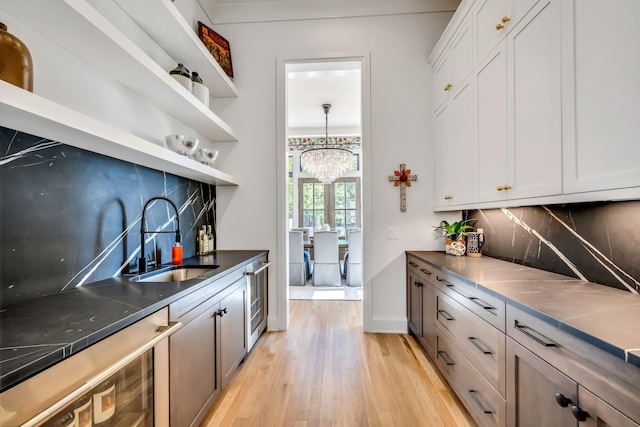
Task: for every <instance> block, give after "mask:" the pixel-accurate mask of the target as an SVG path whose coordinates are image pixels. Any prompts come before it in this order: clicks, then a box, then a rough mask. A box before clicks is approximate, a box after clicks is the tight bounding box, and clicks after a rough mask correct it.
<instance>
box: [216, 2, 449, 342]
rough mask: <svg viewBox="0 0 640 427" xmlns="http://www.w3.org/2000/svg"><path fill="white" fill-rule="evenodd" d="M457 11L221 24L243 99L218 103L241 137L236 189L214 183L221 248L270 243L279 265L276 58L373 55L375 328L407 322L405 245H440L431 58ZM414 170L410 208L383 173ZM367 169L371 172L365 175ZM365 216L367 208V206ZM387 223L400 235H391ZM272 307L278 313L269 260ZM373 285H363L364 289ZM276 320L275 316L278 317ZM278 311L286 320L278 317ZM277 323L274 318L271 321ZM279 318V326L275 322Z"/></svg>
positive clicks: (233, 165) (234, 154) (231, 163)
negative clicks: (436, 236) (436, 232)
mask: <svg viewBox="0 0 640 427" xmlns="http://www.w3.org/2000/svg"><path fill="white" fill-rule="evenodd" d="M450 17H451V13H433V14H411V15H393V16H377V17H363V18H343V19H323V20H305V21H285V22H271V23H248V24H225V25H217V26H215V27H214V29H215V30H216V31H218V32H219V33H220V34H222V35H223V36H224V37H225V38H226V39H227V40H229V42H230V45H231V51H232V60H233V66H234V74H235V76H236V77H235V78H234V81H235V83H236V85H237V86H238V89H239V92H240V96H239V98H238V99H236V100H233V101H231V102H229V101H226V100H225V101H223V102H222V103H223V104H224V105H220V102H218V105H217V107H218V108H216V111H217V112H219V113H220V115H221V116H222V118H223V119H224V120H225V121H227V122H228V123H229V124H230V126H231V127H233V128H234V129H236V130H237V132H238V134H239V139H240V142H239V143H238V144H237V145H236V146H234V147H233V149H232V151H231V152H230V154H229V155H228V156H227V157H226V158H225V159H224V163H223V164H222V165H221V169H223V170H228V171H231V173H233V174H234V176H238V177H239V178H240V180H241V183H240V186H239V187H238V188H219V190H218V239H219V240H218V243H219V247H220V248H222V249H231V248H267V249H270V250H271V258H272V260H273V261H274V262H275V263H276V264H277V263H279V262H281V261H282V258H283V254H279V253H277V239H278V234H277V233H278V232H277V228H276V224H277V223H278V221H281V220H279V219H278V218H277V206H276V196H277V192H276V180H277V179H276V173H277V170H276V151H277V148H276V147H277V144H279V143H280V144H284V141H276V124H277V123H276V66H277V59H278V58H288V59H291V58H300V59H305V58H313V57H330V56H336V57H340V56H345V55H347V56H349V55H352V54H353V53H354V52H356V53H368V54H370V66H371V135H372V138H371V141H369V142H365V143H370V144H371V147H370V150H369V153H371V156H372V157H371V166H372V168H371V170H370V171H369V173H371V180H370V182H371V183H372V184H371V188H370V189H368V190H367V189H365V190H364V191H365V197H367V195H370V197H371V200H370V202H371V206H372V212H370V217H371V224H370V229H369V230H366V232H367V233H369V234H368V236H369V238H368V239H367V237H366V236H365V239H366V240H368V242H369V247H370V250H371V252H370V255H371V256H370V257H369V259H370V261H371V262H370V263H369V265H366V268H367V269H369V272H370V274H369V277H370V278H371V283H370V287H369V288H368V289H369V290H370V292H368V293H366V294H365V298H370V300H369V302H370V304H371V319H368V320H369V321H368V322H366V323H367V324H368V328H369V329H370V330H371V331H386V332H399V331H405V330H406V309H405V304H406V303H405V256H404V251H405V250H408V249H418V250H420V249H425V250H429V249H444V244H443V243H442V242H441V241H438V240H435V239H434V233H433V228H432V225H437V224H438V223H439V222H440V220H441V219H442V218H443V217H444V216H443V215H442V214H434V213H433V212H432V207H433V202H432V200H433V165H432V162H433V144H432V137H431V133H432V132H431V127H432V121H431V115H432V114H431V108H430V99H431V73H430V69H429V67H428V65H427V62H426V58H427V56H428V55H429V53H430V52H431V49H432V48H433V46H434V45H435V43H436V41H437V40H438V38H439V36H440V34H441V33H442V31H443V30H444V28H445V26H446V24H447V22H448V21H449V19H450ZM403 162H404V163H407V167H408V168H411V170H412V172H413V173H415V174H417V175H418V181H417V182H416V183H414V185H413V186H412V187H411V188H408V189H407V211H406V212H404V213H401V212H400V190H399V189H398V188H396V187H394V186H393V185H392V184H391V183H389V182H388V181H387V176H388V175H390V174H393V171H394V170H395V169H398V168H399V165H400V163H403ZM366 173H367V172H366V171H365V174H366ZM365 215H367V213H365ZM387 226H397V227H399V229H400V238H399V239H397V240H387V238H386V233H387ZM271 270H272V274H271V277H270V279H271V284H270V289H271V294H270V314H271V315H273V313H276V312H278V307H279V305H278V303H279V301H278V298H280V299H281V298H282V297H281V296H280V297H278V296H277V295H276V291H275V289H276V282H277V283H281V282H282V281H284V279H285V278H284V277H277V275H274V273H276V270H277V269H271ZM366 289H367V288H365V291H366ZM272 320H273V319H272ZM280 320H282V319H280ZM271 327H272V328H273V327H274V324H273V322H272V325H271ZM276 327H277V326H276Z"/></svg>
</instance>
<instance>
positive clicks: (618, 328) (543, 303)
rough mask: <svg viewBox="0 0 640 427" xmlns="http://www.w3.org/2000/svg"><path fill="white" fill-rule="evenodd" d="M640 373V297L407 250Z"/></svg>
mask: <svg viewBox="0 0 640 427" xmlns="http://www.w3.org/2000/svg"><path fill="white" fill-rule="evenodd" d="M407 253H408V254H412V255H414V256H416V257H418V258H420V259H421V260H423V261H425V262H427V263H429V264H432V265H434V266H436V267H438V268H440V269H442V270H445V271H446V272H448V273H451V274H453V275H455V276H457V277H458V278H459V279H460V280H464V281H465V282H467V283H469V284H471V285H472V286H476V287H477V288H478V289H482V290H484V291H487V292H488V293H490V294H492V295H495V296H496V297H498V298H500V299H502V300H504V301H505V302H507V303H508V304H512V305H514V306H516V307H518V308H520V309H522V310H524V311H526V312H527V313H530V314H531V315H533V316H535V317H537V318H539V319H541V320H543V321H545V322H547V323H549V324H551V325H553V326H556V327H558V328H560V329H561V330H563V331H565V332H567V333H570V334H572V335H574V336H576V337H577V338H580V339H582V340H584V341H586V342H588V343H589V344H591V345H594V346H596V347H598V348H600V349H601V350H604V351H606V352H608V353H610V354H612V355H614V356H616V357H619V358H620V359H622V360H624V361H626V362H628V363H631V364H633V365H635V366H637V367H639V368H640V296H639V295H636V294H632V293H631V292H627V291H623V290H620V289H615V288H612V287H609V286H604V285H599V284H596V283H591V282H585V281H582V280H579V279H575V278H572V277H567V276H563V275H560V274H556V273H551V272H548V271H544V270H539V269H536V268H531V267H526V266H522V265H519V264H514V263H511V262H507V261H501V260H498V259H494V258H488V257H482V258H470V257H466V256H461V257H457V256H451V255H446V254H445V253H444V252H427V251H407Z"/></svg>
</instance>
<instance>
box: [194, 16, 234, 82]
mask: <svg viewBox="0 0 640 427" xmlns="http://www.w3.org/2000/svg"><path fill="white" fill-rule="evenodd" d="M198 36H199V37H200V40H202V43H204V46H205V47H206V48H207V50H208V51H209V52H211V55H213V58H214V59H215V60H216V61H217V62H218V64H220V66H221V67H222V69H223V70H224V72H225V73H227V75H228V76H229V77H231V78H233V65H232V64H231V48H230V47H229V42H228V41H227V40H226V39H225V38H224V37H222V36H221V35H220V34H218V33H216V32H215V31H213V30H212V29H211V28H209V27H207V26H206V25H204V24H203V23H202V22H200V21H198Z"/></svg>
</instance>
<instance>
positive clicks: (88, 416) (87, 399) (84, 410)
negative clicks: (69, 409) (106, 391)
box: [73, 394, 93, 427]
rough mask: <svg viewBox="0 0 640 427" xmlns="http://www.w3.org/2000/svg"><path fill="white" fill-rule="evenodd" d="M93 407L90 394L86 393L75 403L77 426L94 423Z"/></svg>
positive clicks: (86, 426)
mask: <svg viewBox="0 0 640 427" xmlns="http://www.w3.org/2000/svg"><path fill="white" fill-rule="evenodd" d="M92 409H93V408H92V405H91V395H90V394H85V395H84V396H82V397H81V398H79V399H78V400H76V401H75V402H74V403H73V415H74V416H75V418H76V423H75V425H76V427H91V426H92V425H93V413H92V411H91V410H92Z"/></svg>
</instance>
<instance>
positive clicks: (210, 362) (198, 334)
mask: <svg viewBox="0 0 640 427" xmlns="http://www.w3.org/2000/svg"><path fill="white" fill-rule="evenodd" d="M246 298H247V281H246V279H245V277H244V273H243V272H242V271H238V272H237V273H232V274H230V275H229V276H226V277H225V278H222V279H220V280H216V281H213V282H212V283H210V284H207V285H205V286H203V287H201V288H200V289H199V290H197V291H195V292H193V293H192V294H190V295H188V296H186V297H184V298H182V299H180V300H178V301H176V302H175V303H173V304H171V305H170V306H169V316H170V318H171V319H172V320H178V321H180V322H182V323H183V324H184V326H183V327H182V329H181V330H179V331H178V332H176V333H175V334H174V335H173V336H172V337H171V339H170V341H169V373H170V375H169V402H170V411H169V419H170V425H171V426H172V427H188V426H198V425H199V424H200V423H201V422H202V420H203V419H204V417H205V416H206V414H207V412H208V411H209V409H210V408H211V407H212V406H213V403H214V402H215V400H216V398H217V397H218V395H219V394H220V393H221V391H222V390H223V389H224V388H225V387H227V386H228V385H229V383H230V382H231V380H232V378H233V376H234V374H235V373H236V370H237V369H238V366H239V365H240V363H241V362H242V360H243V359H244V357H245V355H246V353H247V326H246V325H247V323H246V305H247V302H246V301H247V300H246Z"/></svg>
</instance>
